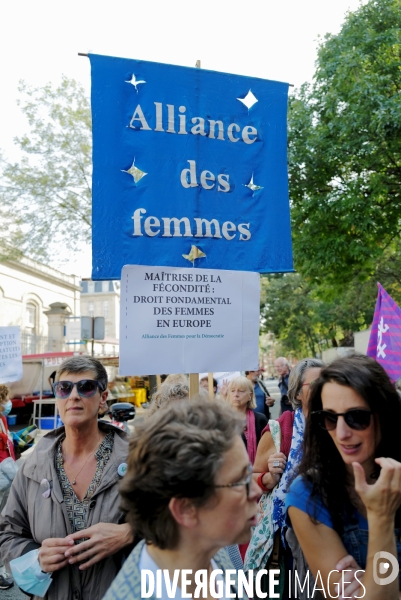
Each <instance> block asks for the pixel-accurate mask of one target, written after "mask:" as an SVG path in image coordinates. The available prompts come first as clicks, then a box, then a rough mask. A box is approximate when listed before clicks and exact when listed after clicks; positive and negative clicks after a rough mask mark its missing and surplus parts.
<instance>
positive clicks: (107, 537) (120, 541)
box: [65, 523, 134, 571]
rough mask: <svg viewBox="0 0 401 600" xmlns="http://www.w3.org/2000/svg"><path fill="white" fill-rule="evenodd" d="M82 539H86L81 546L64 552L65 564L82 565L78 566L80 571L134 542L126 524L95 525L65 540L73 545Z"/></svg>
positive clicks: (78, 545) (77, 545)
mask: <svg viewBox="0 0 401 600" xmlns="http://www.w3.org/2000/svg"><path fill="white" fill-rule="evenodd" d="M82 538H88V539H86V540H85V541H84V542H82V543H81V544H76V545H74V546H73V547H70V548H68V549H66V552H65V558H66V562H67V563H69V564H70V565H73V564H74V563H82V564H80V565H79V568H80V570H82V571H83V570H85V569H88V568H89V567H91V566H92V565H94V564H95V563H97V562H99V561H100V560H103V559H104V558H107V556H110V555H111V554H115V552H118V551H119V550H121V548H124V546H128V545H129V544H132V542H133V541H134V535H133V532H132V529H131V527H130V526H129V525H128V523H123V524H122V525H116V524H115V523H97V524H96V525H92V527H88V529H83V530H82V531H76V532H75V533H73V534H72V535H69V536H68V537H67V538H66V539H67V540H71V541H72V542H73V543H74V541H75V540H81V539H82Z"/></svg>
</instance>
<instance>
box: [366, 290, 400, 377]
mask: <svg viewBox="0 0 401 600" xmlns="http://www.w3.org/2000/svg"><path fill="white" fill-rule="evenodd" d="M377 286H378V288H379V292H378V295H377V301H376V308H375V314H374V316H373V323H372V331H371V332H370V338H369V345H368V352H367V355H368V356H371V357H372V358H375V359H376V360H377V362H378V363H380V364H381V366H382V367H383V368H384V369H385V370H386V371H387V374H388V376H389V377H390V379H391V380H392V381H397V379H398V378H399V377H401V308H400V307H399V306H398V304H397V303H396V302H394V300H393V299H392V297H391V296H390V295H389V294H388V293H387V292H386V290H385V289H384V288H383V287H382V286H381V285H380V283H378V284H377Z"/></svg>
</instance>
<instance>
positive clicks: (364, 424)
mask: <svg viewBox="0 0 401 600" xmlns="http://www.w3.org/2000/svg"><path fill="white" fill-rule="evenodd" d="M312 415H313V417H314V418H315V419H316V421H317V422H318V424H319V425H320V427H321V428H322V429H325V430H326V431H334V429H335V428H336V427H337V420H338V417H344V421H345V422H346V424H347V425H348V427H351V429H356V430H357V431H363V430H364V429H367V428H368V427H369V425H370V418H371V416H372V411H371V410H365V409H363V408H352V409H351V410H348V411H347V412H345V413H334V412H330V411H329V410H316V411H314V412H313V413H312Z"/></svg>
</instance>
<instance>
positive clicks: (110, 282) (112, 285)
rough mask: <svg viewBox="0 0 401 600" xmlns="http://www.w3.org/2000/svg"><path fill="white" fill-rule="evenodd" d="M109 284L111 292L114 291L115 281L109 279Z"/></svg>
mask: <svg viewBox="0 0 401 600" xmlns="http://www.w3.org/2000/svg"><path fill="white" fill-rule="evenodd" d="M108 284H109V292H114V283H113V282H112V281H109V282H108Z"/></svg>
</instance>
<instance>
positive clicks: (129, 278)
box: [120, 265, 260, 376]
mask: <svg viewBox="0 0 401 600" xmlns="http://www.w3.org/2000/svg"><path fill="white" fill-rule="evenodd" d="M259 301H260V276H259V274H258V273H248V272H245V271H223V270H216V269H194V268H173V267H146V266H137V265H135V266H133V265H128V266H125V267H123V270H122V274H121V332H120V375H123V376H124V375H139V374H147V375H153V374H158V373H199V372H202V371H234V370H237V371H239V370H244V369H252V368H253V367H254V366H255V365H257V364H258V342H259Z"/></svg>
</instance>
